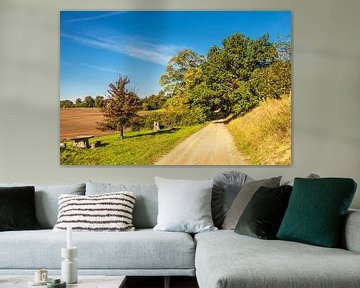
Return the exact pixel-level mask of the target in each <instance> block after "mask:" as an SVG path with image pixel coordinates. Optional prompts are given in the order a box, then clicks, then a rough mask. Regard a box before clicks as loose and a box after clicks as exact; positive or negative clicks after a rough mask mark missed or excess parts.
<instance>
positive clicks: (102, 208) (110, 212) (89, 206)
mask: <svg viewBox="0 0 360 288" xmlns="http://www.w3.org/2000/svg"><path fill="white" fill-rule="evenodd" d="M134 204H135V197H134V194H133V192H125V191H124V192H114V193H105V194H101V195H92V196H79V195H67V194H63V195H61V196H59V216H58V220H57V222H56V225H55V227H54V230H55V231H61V230H66V229H67V227H68V226H69V225H70V226H71V227H72V229H73V230H74V231H94V232H95V231H97V232H99V231H118V232H121V231H133V230H135V229H134V225H133V223H132V211H133V208H134Z"/></svg>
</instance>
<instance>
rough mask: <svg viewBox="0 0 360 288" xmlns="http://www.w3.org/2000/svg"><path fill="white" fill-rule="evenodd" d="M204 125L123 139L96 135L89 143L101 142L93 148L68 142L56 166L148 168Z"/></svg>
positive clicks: (140, 134)
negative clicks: (137, 166)
mask: <svg viewBox="0 0 360 288" xmlns="http://www.w3.org/2000/svg"><path fill="white" fill-rule="evenodd" d="M205 125H206V124H202V125H196V126H190V127H182V128H172V129H163V130H161V131H159V132H153V131H139V132H127V133H125V139H123V140H121V139H120V137H119V134H118V133H117V134H113V135H107V136H99V137H95V138H92V139H91V140H90V143H91V142H95V141H101V143H102V144H101V146H100V147H97V148H95V149H82V148H73V147H72V142H71V141H68V142H66V144H67V148H66V150H65V151H62V152H60V164H62V165H151V164H153V163H154V162H156V161H157V160H158V159H160V157H161V156H163V155H165V154H166V153H168V152H169V151H170V150H172V149H173V148H174V147H175V146H176V145H177V144H179V143H180V142H182V141H183V140H185V139H186V138H187V137H189V136H190V135H191V134H193V133H195V132H197V131H198V130H200V129H201V128H203V127H204V126H205Z"/></svg>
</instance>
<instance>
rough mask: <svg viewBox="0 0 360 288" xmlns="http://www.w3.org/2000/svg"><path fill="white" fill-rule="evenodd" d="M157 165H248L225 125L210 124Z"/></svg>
mask: <svg viewBox="0 0 360 288" xmlns="http://www.w3.org/2000/svg"><path fill="white" fill-rule="evenodd" d="M155 165H246V161H245V158H244V157H243V156H242V155H241V154H240V153H239V152H238V151H237V149H236V147H235V143H234V140H233V138H232V136H231V134H230V132H229V131H228V129H227V128H226V126H225V124H223V123H210V124H209V125H207V126H206V127H204V128H203V129H201V130H200V131H198V132H196V133H194V134H193V135H191V136H190V137H189V138H187V139H186V140H185V141H183V142H182V143H180V144H179V145H177V146H176V147H175V148H174V149H173V150H172V151H170V152H169V153H168V154H166V155H164V156H163V157H162V158H161V159H160V160H159V161H158V162H156V163H155Z"/></svg>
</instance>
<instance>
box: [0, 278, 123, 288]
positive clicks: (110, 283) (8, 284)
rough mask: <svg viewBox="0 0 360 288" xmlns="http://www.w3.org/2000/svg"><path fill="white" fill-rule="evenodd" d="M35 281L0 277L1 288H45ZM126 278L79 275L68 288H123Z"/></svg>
mask: <svg viewBox="0 0 360 288" xmlns="http://www.w3.org/2000/svg"><path fill="white" fill-rule="evenodd" d="M56 278H59V277H52V276H51V275H50V277H49V279H56ZM33 280H34V277H33V276H29V275H26V276H22V275H11V276H3V275H0V287H1V288H17V287H19V288H20V287H22V288H24V287H38V288H44V287H47V286H46V285H42V286H33V285H31V282H32V281H33ZM125 281H126V276H89V275H79V277H78V283H76V284H68V285H67V286H66V287H67V288H122V287H125Z"/></svg>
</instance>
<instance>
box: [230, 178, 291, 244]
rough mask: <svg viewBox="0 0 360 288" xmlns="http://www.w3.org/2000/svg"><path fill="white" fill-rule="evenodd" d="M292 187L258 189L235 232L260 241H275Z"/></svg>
mask: <svg viewBox="0 0 360 288" xmlns="http://www.w3.org/2000/svg"><path fill="white" fill-rule="evenodd" d="M291 190H292V187H291V186H289V185H284V186H281V187H277V188H267V187H260V188H259V189H258V190H257V191H256V192H255V194H254V196H253V197H252V198H251V200H250V202H249V204H248V205H247V206H246V208H245V210H244V212H243V213H242V215H241V216H240V219H239V222H238V223H237V224H236V227H235V232H236V233H238V234H243V235H248V236H252V237H255V238H261V239H275V237H276V233H277V232H278V230H279V227H280V224H281V221H282V219H283V217H284V214H285V211H286V208H287V206H288V202H289V198H290V195H291Z"/></svg>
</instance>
